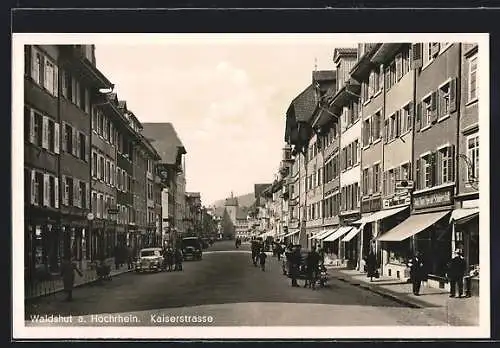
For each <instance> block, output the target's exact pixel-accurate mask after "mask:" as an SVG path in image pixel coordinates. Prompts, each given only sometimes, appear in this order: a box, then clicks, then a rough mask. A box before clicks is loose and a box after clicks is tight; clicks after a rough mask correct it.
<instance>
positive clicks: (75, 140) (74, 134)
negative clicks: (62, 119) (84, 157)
mask: <svg viewBox="0 0 500 348" xmlns="http://www.w3.org/2000/svg"><path fill="white" fill-rule="evenodd" d="M71 137H72V140H73V141H72V145H73V146H72V149H71V150H72V152H71V153H72V154H73V156H77V155H78V152H77V151H78V150H77V148H78V146H77V143H78V133H77V132H76V129H75V128H71Z"/></svg>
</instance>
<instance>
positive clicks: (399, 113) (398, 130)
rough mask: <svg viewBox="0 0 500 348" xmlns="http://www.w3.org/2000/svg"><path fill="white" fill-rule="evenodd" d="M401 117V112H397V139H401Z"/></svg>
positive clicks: (395, 135)
mask: <svg viewBox="0 0 500 348" xmlns="http://www.w3.org/2000/svg"><path fill="white" fill-rule="evenodd" d="M400 115H401V111H400V110H397V111H396V116H395V117H396V120H395V121H396V122H395V126H396V130H395V132H394V133H395V134H394V137H396V138H397V137H399V135H400V134H401V130H400V128H401V122H400V119H401V117H400Z"/></svg>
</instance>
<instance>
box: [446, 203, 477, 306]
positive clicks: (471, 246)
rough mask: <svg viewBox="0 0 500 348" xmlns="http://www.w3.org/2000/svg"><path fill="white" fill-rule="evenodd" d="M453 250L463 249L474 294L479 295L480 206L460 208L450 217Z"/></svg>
mask: <svg viewBox="0 0 500 348" xmlns="http://www.w3.org/2000/svg"><path fill="white" fill-rule="evenodd" d="M450 224H451V226H452V250H456V249H459V250H461V251H462V253H463V255H464V258H465V262H466V265H467V272H468V275H469V276H471V286H472V289H471V290H472V294H473V295H475V296H478V295H479V271H480V268H479V207H472V208H458V209H455V210H453V212H452V213H451V217H450Z"/></svg>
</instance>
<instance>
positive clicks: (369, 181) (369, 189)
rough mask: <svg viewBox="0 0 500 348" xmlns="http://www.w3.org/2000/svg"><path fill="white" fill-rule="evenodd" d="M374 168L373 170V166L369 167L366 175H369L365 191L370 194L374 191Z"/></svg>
mask: <svg viewBox="0 0 500 348" xmlns="http://www.w3.org/2000/svg"><path fill="white" fill-rule="evenodd" d="M372 170H373V169H372V168H368V170H367V171H366V175H367V178H366V183H367V184H368V187H367V189H366V190H365V192H368V193H369V194H370V193H372V192H373V184H372V180H373V175H372Z"/></svg>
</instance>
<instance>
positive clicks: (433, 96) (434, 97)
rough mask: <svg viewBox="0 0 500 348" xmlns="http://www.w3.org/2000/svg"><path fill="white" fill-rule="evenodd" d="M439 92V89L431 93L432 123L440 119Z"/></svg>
mask: <svg viewBox="0 0 500 348" xmlns="http://www.w3.org/2000/svg"><path fill="white" fill-rule="evenodd" d="M437 96H438V93H437V91H434V92H432V94H431V113H432V114H431V115H432V117H431V123H436V122H437V119H438V106H437V104H438V100H437Z"/></svg>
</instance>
